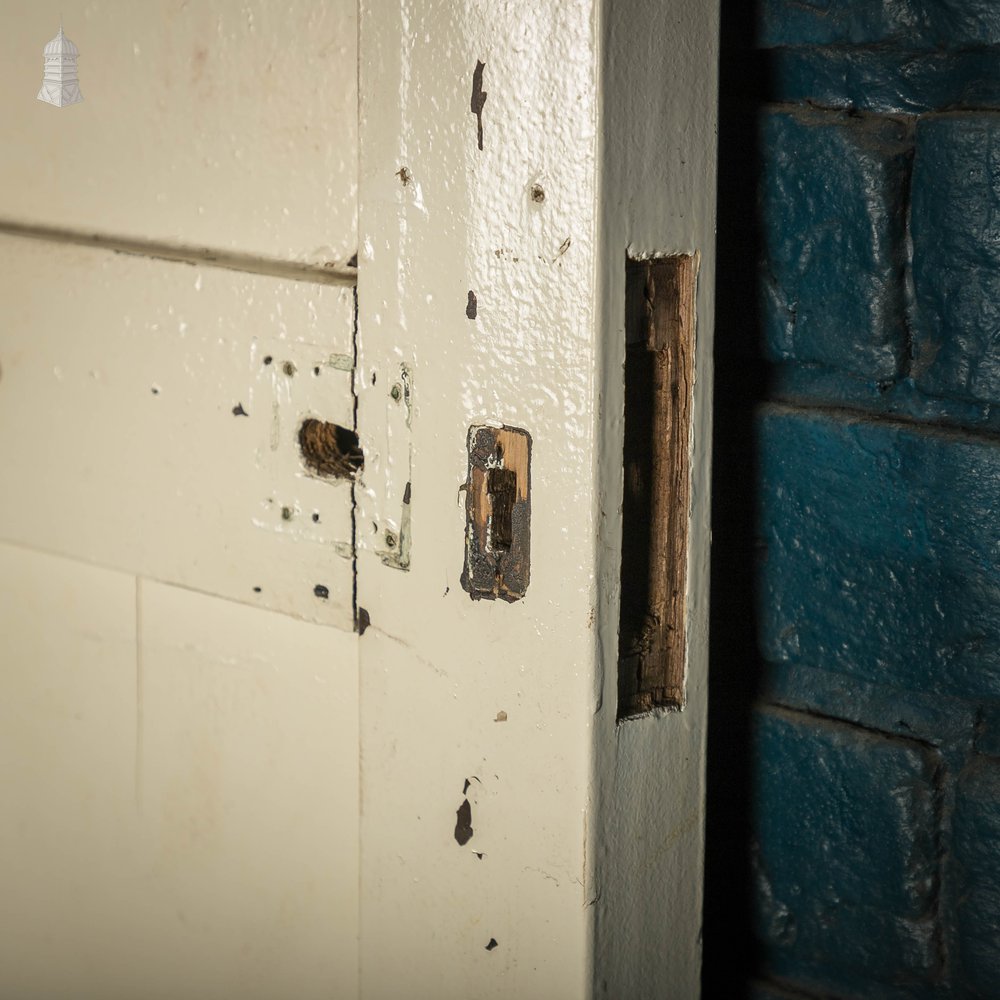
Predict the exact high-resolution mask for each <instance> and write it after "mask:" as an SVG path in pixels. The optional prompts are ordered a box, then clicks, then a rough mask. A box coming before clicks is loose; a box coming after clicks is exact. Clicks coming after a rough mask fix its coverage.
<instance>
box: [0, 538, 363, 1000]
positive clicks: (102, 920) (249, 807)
mask: <svg viewBox="0 0 1000 1000" xmlns="http://www.w3.org/2000/svg"><path fill="white" fill-rule="evenodd" d="M0 635H2V636H3V649H4V654H3V657H4V658H3V669H2V670H0V790H2V795H3V800H4V809H3V810H2V812H0V878H2V882H3V885H4V893H3V901H2V903H0V994H2V995H3V996H9V997H17V998H19V1000H22V998H24V1000H28V998H33V997H38V998H45V1000H55V998H62V997H65V998H74V1000H76V998H89V997H94V998H102V1000H109V998H122V1000H125V998H135V997H143V998H161V997H162V998H163V1000H175V998H177V997H192V998H194V997H198V998H219V1000H222V998H228V997H232V996H241V997H255V998H260V1000H266V998H274V997H285V996H295V997H329V996H342V997H349V996H352V995H354V992H355V985H354V984H355V981H356V975H357V958H356V955H357V942H356V934H355V931H356V914H357V896H358V881H357V867H356V864H355V863H353V862H352V859H354V858H355V857H356V856H357V851H358V844H357V837H358V828H357V809H356V803H357V790H358V773H357V710H356V707H357V657H356V641H355V638H354V636H353V635H351V634H349V633H344V632H340V631H338V630H336V629H330V628H323V627H321V626H316V625H311V624H307V623H303V622H297V621H295V620H293V619H292V618H289V617H287V616H283V615H278V614H272V613H268V612H263V611H259V610H256V609H252V608H247V607H242V606H240V605H238V604H234V603H231V602H228V601H223V600H219V599H217V598H213V597H208V596H205V595H201V594H194V593H191V592H189V591H184V590H180V589H178V588H174V587H168V586H163V585H160V584H155V583H148V582H145V581H141V582H140V581H137V580H136V579H135V578H134V577H131V576H128V575H126V574H122V573H117V572H111V571H108V570H104V569H100V568H97V567H92V566H87V565H85V564H82V563H78V562H75V561H73V560H69V559H65V558H60V557H54V556H49V555H44V554H41V553H37V552H32V551H28V550H25V549H19V548H15V547H11V546H7V545H0Z"/></svg>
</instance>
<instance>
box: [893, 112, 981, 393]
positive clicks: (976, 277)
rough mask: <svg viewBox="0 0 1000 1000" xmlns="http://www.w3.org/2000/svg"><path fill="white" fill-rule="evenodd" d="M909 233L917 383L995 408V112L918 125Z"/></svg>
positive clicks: (943, 117) (931, 390)
mask: <svg viewBox="0 0 1000 1000" xmlns="http://www.w3.org/2000/svg"><path fill="white" fill-rule="evenodd" d="M912 229H913V282H914V289H915V296H916V308H915V312H914V318H913V335H914V366H913V374H914V378H915V380H916V382H917V385H918V386H919V387H920V388H921V389H923V390H924V391H926V392H929V393H933V394H937V395H952V396H957V397H959V398H965V399H976V400H986V401H989V402H1000V114H995V113H976V114H968V113H962V114H949V115H939V116H934V117H932V118H927V119H923V120H921V122H920V123H919V125H918V126H917V152H916V159H915V162H914V168H913V209H912Z"/></svg>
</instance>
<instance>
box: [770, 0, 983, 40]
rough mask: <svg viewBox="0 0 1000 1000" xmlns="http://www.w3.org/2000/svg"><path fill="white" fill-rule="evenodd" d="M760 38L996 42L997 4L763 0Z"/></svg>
mask: <svg viewBox="0 0 1000 1000" xmlns="http://www.w3.org/2000/svg"><path fill="white" fill-rule="evenodd" d="M758 42H759V44H761V45H764V46H779V45H780V46H798V45H887V46H893V47H897V48H902V49H928V48H969V47H972V46H983V45H997V44H1000V6H998V5H997V3H996V0H763V2H762V3H761V5H760V10H759V14H758Z"/></svg>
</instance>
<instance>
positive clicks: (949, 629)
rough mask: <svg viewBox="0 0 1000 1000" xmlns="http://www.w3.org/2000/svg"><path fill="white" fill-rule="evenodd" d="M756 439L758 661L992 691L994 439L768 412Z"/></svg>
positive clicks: (996, 646) (996, 609) (999, 552)
mask: <svg viewBox="0 0 1000 1000" xmlns="http://www.w3.org/2000/svg"><path fill="white" fill-rule="evenodd" d="M759 435H760V436H759V445H758V449H759V455H760V468H759V487H758V488H759V493H760V506H759V525H758V531H759V534H760V536H761V541H762V543H763V548H762V554H761V560H760V563H759V567H758V573H759V584H758V600H759V609H758V618H757V622H758V637H759V643H760V647H761V652H762V654H763V656H764V658H765V659H768V660H771V661H773V662H775V663H784V664H798V665H802V666H805V667H817V668H820V669H823V670H829V671H833V672H841V673H845V674H848V675H851V676H854V677H857V678H859V679H861V680H864V681H867V682H870V683H874V684H885V685H889V686H894V687H898V688H904V689H909V690H914V691H923V692H927V693H937V694H942V695H949V696H951V697H956V698H961V697H973V698H979V697H982V698H998V697H1000V518H998V517H997V516H996V513H995V511H996V507H997V496H998V495H1000V445H998V443H997V442H996V441H995V440H993V439H977V438H972V437H967V436H963V435H960V434H956V433H948V432H942V431H936V430H935V431H930V430H925V429H919V428H915V427H907V426H906V425H900V424H889V423H885V422H877V423H876V422H869V421H865V420H862V419H859V418H852V417H850V416H847V415H831V414H824V413H820V412H815V411H813V412H809V411H797V410H786V409H782V408H779V407H772V408H769V409H767V410H765V411H764V412H763V414H762V416H761V419H760V424H759Z"/></svg>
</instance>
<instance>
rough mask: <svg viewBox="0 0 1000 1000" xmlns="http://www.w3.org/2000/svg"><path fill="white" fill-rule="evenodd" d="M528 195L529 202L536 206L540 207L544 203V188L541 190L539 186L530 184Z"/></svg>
mask: <svg viewBox="0 0 1000 1000" xmlns="http://www.w3.org/2000/svg"><path fill="white" fill-rule="evenodd" d="M530 194H531V200H532V201H533V202H534V203H535V204H536V205H541V203H542V202H543V201H545V188H543V187H542V185H541V184H532V185H531V191H530Z"/></svg>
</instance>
